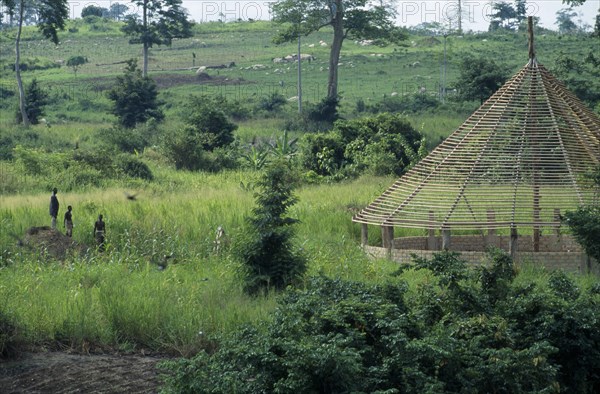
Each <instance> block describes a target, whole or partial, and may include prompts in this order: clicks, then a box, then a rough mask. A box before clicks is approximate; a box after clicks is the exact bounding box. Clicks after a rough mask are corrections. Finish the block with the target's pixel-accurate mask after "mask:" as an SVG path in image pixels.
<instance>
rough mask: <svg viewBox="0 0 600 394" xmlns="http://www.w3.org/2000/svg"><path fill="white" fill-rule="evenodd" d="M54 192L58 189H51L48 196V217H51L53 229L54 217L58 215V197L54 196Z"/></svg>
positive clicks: (54, 226)
mask: <svg viewBox="0 0 600 394" xmlns="http://www.w3.org/2000/svg"><path fill="white" fill-rule="evenodd" d="M56 193H58V189H57V188H54V189H53V190H52V196H51V197H50V217H51V218H52V222H51V226H52V228H53V229H56V217H57V216H58V206H59V204H58V197H56Z"/></svg>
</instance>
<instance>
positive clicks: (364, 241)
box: [360, 223, 369, 246]
mask: <svg viewBox="0 0 600 394" xmlns="http://www.w3.org/2000/svg"><path fill="white" fill-rule="evenodd" d="M360 244H361V245H362V246H369V226H368V225H367V224H366V223H361V225H360Z"/></svg>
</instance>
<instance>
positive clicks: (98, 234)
mask: <svg viewBox="0 0 600 394" xmlns="http://www.w3.org/2000/svg"><path fill="white" fill-rule="evenodd" d="M105 231H106V225H105V223H104V221H102V215H98V220H96V223H94V238H96V244H97V245H98V250H99V251H100V252H104V233H105Z"/></svg>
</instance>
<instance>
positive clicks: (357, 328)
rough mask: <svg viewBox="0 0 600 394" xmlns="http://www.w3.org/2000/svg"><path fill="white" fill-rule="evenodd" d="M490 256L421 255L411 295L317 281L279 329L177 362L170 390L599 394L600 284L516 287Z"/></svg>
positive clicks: (555, 279) (250, 330)
mask: <svg viewBox="0 0 600 394" xmlns="http://www.w3.org/2000/svg"><path fill="white" fill-rule="evenodd" d="M490 260H491V261H490V264H489V265H487V266H485V267H484V268H482V269H469V268H468V267H467V265H466V263H465V262H464V261H463V260H462V259H461V258H460V256H459V255H457V254H452V253H442V254H439V255H436V256H435V257H434V258H433V259H431V260H427V259H418V260H416V261H415V263H414V265H412V269H411V268H410V267H407V268H405V270H406V269H408V270H410V271H412V270H416V271H422V272H423V273H425V274H426V278H425V279H424V280H422V281H421V282H420V283H419V284H418V285H417V286H416V288H413V289H412V290H409V286H408V285H407V283H405V282H403V281H402V280H398V281H395V282H390V283H389V284H387V285H368V284H364V283H355V282H346V281H341V280H333V279H328V278H323V277H320V278H313V279H311V280H310V281H308V283H307V285H306V288H305V289H303V290H291V291H288V292H286V293H285V294H284V295H283V296H282V297H281V298H280V307H279V308H278V310H277V311H276V313H275V315H274V318H273V320H272V321H270V322H266V323H264V324H263V325H261V326H259V327H246V328H243V329H240V330H239V331H238V332H237V333H235V334H234V335H232V336H224V337H220V338H217V340H218V344H219V346H218V348H217V350H216V351H215V352H214V353H211V354H209V353H204V352H203V353H200V354H198V355H197V356H196V357H195V358H193V359H191V360H179V361H176V362H172V363H169V368H170V370H171V371H172V372H173V374H172V375H170V376H169V378H168V380H167V392H178V393H192V392H194V393H225V392H238V393H256V392H302V393H308V392H389V393H392V392H394V393H396V392H398V393H424V392H447V393H459V392H461V393H462V392H464V393H467V392H468V393H490V392H494V393H540V392H547V393H551V392H556V393H557V392H577V393H595V392H598V389H599V388H600V375H599V374H598V371H599V370H600V369H599V368H600V347H599V346H598V343H599V342H598V341H599V340H600V319H599V318H600V308H599V306H600V305H599V303H600V296H599V295H598V292H597V291H594V290H593V289H594V288H595V287H598V286H599V284H596V285H595V287H594V286H592V289H577V287H576V286H574V282H573V280H572V279H571V278H570V277H569V276H568V275H565V274H563V273H555V274H553V275H551V276H550V277H549V279H548V282H547V284H545V285H544V284H540V285H536V284H535V283H528V282H523V281H517V280H515V279H517V278H518V274H517V271H516V270H515V268H514V267H513V265H512V261H511V260H510V258H509V257H508V256H506V255H504V254H503V253H500V252H493V253H492V254H491V255H490ZM413 277H414V275H413Z"/></svg>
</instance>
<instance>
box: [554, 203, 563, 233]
mask: <svg viewBox="0 0 600 394" xmlns="http://www.w3.org/2000/svg"><path fill="white" fill-rule="evenodd" d="M554 221H555V222H558V226H557V227H556V228H555V229H554V232H555V234H556V236H557V237H558V238H560V226H561V224H562V223H561V220H560V208H554Z"/></svg>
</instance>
